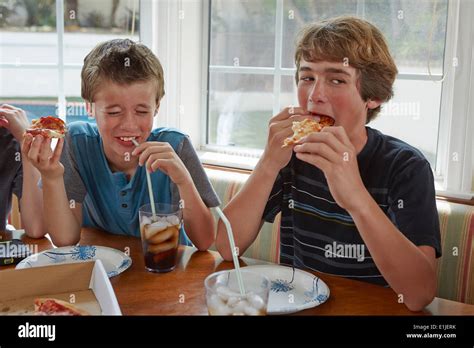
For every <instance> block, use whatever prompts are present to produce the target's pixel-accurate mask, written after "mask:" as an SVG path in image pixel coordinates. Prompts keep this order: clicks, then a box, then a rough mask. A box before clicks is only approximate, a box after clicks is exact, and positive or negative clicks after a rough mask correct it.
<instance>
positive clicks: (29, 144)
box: [21, 134, 64, 180]
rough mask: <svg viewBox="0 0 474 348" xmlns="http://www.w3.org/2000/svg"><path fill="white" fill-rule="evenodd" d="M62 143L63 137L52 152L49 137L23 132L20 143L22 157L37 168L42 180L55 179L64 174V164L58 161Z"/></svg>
mask: <svg viewBox="0 0 474 348" xmlns="http://www.w3.org/2000/svg"><path fill="white" fill-rule="evenodd" d="M63 145H64V138H61V139H59V140H58V143H57V145H56V148H55V149H54V152H53V150H51V138H46V139H45V138H43V137H42V136H41V135H37V136H35V137H33V136H32V135H31V134H25V136H24V138H23V143H22V145H21V154H22V158H23V160H27V161H28V162H30V163H31V164H32V165H33V166H34V167H35V168H36V169H38V171H39V172H40V173H41V176H42V178H43V180H45V179H46V180H52V179H56V178H58V177H62V176H63V174H64V166H63V165H62V163H61V162H59V159H60V157H61V152H62V150H63Z"/></svg>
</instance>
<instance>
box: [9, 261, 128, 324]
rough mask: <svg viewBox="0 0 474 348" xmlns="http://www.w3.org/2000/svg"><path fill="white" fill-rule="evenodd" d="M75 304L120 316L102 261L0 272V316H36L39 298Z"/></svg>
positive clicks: (85, 308) (101, 312) (90, 311)
mask: <svg viewBox="0 0 474 348" xmlns="http://www.w3.org/2000/svg"><path fill="white" fill-rule="evenodd" d="M39 297H41V298H44V297H47V298H54V299H58V300H63V301H66V302H69V303H73V304H74V306H76V307H78V308H80V309H83V310H85V311H87V312H88V313H90V314H91V315H101V314H102V315H121V314H122V312H121V311H120V307H119V304H118V302H117V298H116V297H115V293H114V290H113V288H112V284H110V280H109V278H108V277H107V273H106V272H105V269H104V266H103V265H102V262H101V261H100V260H95V261H87V262H79V263H70V264H61V265H51V266H44V267H34V268H25V269H11V270H5V271H2V272H0V315H34V314H35V313H34V300H35V299H36V298H39Z"/></svg>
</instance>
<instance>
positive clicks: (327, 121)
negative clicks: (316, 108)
mask: <svg viewBox="0 0 474 348" xmlns="http://www.w3.org/2000/svg"><path fill="white" fill-rule="evenodd" d="M317 118H319V121H318V120H316V119H312V118H306V119H304V120H303V121H299V122H298V121H294V122H293V126H292V127H291V129H292V130H293V135H292V136H291V137H289V138H286V139H285V141H284V142H283V146H282V147H287V146H289V145H293V144H296V143H297V142H298V141H299V140H300V139H302V138H303V137H305V136H306V135H308V134H311V133H314V132H321V130H322V129H323V128H324V127H330V126H333V125H334V119H333V118H331V117H329V116H317Z"/></svg>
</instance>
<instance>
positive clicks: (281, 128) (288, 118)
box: [262, 106, 310, 171]
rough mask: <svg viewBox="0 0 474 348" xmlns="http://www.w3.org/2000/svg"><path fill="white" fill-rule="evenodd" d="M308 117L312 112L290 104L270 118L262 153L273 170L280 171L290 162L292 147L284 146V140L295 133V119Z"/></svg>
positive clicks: (263, 158) (267, 164) (266, 163)
mask: <svg viewBox="0 0 474 348" xmlns="http://www.w3.org/2000/svg"><path fill="white" fill-rule="evenodd" d="M308 117H310V114H309V113H308V112H307V111H306V110H305V109H303V108H300V107H292V106H290V107H287V108H284V109H283V110H282V111H281V112H280V113H279V114H278V115H276V116H273V117H272V118H271V119H270V122H269V126H268V130H269V131H268V140H267V145H266V146H265V151H264V152H263V155H262V160H263V161H264V162H265V166H267V167H269V169H271V170H273V171H279V170H280V169H281V168H283V167H284V166H286V165H287V164H288V162H290V159H291V155H292V153H293V151H292V147H291V146H288V147H285V148H282V145H283V142H284V140H285V139H286V138H288V137H290V136H292V135H293V130H292V129H291V127H292V126H293V121H302V120H304V119H305V118H308Z"/></svg>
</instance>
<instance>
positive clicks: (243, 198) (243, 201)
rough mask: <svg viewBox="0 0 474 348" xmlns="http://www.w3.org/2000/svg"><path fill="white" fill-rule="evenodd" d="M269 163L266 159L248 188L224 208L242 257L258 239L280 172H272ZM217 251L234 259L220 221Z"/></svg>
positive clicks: (258, 165) (225, 257) (256, 168)
mask: <svg viewBox="0 0 474 348" xmlns="http://www.w3.org/2000/svg"><path fill="white" fill-rule="evenodd" d="M267 163H268V162H267V159H266V157H265V156H262V158H261V159H260V161H259V162H258V164H257V166H256V167H255V169H254V170H253V172H252V175H250V177H249V178H248V179H247V182H246V183H245V185H244V187H242V189H241V190H240V191H239V192H238V193H237V195H236V196H235V197H234V198H232V200H231V201H230V202H229V204H227V206H226V207H225V208H224V214H225V216H226V217H227V219H228V220H229V222H230V224H231V226H232V230H233V235H234V241H235V246H236V247H237V248H238V254H239V255H242V254H243V253H244V252H245V250H246V249H247V248H248V247H249V246H250V245H251V244H252V243H253V241H254V240H255V238H257V235H258V232H259V231H260V228H261V227H262V224H263V220H262V216H263V211H264V209H265V206H266V204H267V201H268V197H269V196H270V192H271V191H272V187H273V183H274V182H275V180H276V178H277V175H278V172H279V171H278V170H275V169H273V170H272V169H271V166H269V165H267ZM216 248H217V250H218V251H219V253H220V254H221V256H222V257H223V258H224V260H226V261H231V260H232V252H231V250H230V245H229V238H228V237H227V232H226V229H225V225H224V223H223V222H222V220H220V219H219V222H218V225H217V237H216Z"/></svg>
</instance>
